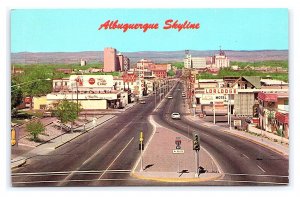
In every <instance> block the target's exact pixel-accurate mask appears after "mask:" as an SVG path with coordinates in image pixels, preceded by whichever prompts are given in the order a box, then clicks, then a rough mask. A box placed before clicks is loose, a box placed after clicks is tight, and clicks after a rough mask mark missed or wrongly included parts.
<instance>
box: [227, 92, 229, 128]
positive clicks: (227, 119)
mask: <svg viewBox="0 0 300 197" xmlns="http://www.w3.org/2000/svg"><path fill="white" fill-rule="evenodd" d="M227 96H228V101H227V122H228V125H229V94H227Z"/></svg>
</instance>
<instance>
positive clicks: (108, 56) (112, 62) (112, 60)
mask: <svg viewBox="0 0 300 197" xmlns="http://www.w3.org/2000/svg"><path fill="white" fill-rule="evenodd" d="M116 54H117V50H116V49H114V48H104V69H103V71H104V72H113V71H117V70H118V69H117V58H116Z"/></svg>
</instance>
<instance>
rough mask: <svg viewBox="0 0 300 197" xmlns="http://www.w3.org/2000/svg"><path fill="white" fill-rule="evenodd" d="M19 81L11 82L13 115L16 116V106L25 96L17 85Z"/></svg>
mask: <svg viewBox="0 0 300 197" xmlns="http://www.w3.org/2000/svg"><path fill="white" fill-rule="evenodd" d="M16 85H17V83H16V82H15V81H12V82H11V86H12V87H11V106H10V109H11V112H12V116H15V115H16V113H17V109H16V107H17V106H19V105H20V104H21V103H22V100H23V96H22V94H23V93H22V90H21V88H20V87H18V86H16Z"/></svg>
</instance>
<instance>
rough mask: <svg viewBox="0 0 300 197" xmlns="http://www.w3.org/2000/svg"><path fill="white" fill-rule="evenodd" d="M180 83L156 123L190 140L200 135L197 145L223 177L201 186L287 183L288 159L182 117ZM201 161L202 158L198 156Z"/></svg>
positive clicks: (157, 117)
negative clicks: (177, 116)
mask: <svg viewBox="0 0 300 197" xmlns="http://www.w3.org/2000/svg"><path fill="white" fill-rule="evenodd" d="M182 90H183V85H182V84H181V83H179V84H178V86H177V87H176V88H175V89H174V91H173V92H172V95H173V99H169V101H168V102H167V103H166V106H164V108H163V110H161V111H159V113H158V116H156V119H155V121H157V122H158V123H159V124H161V125H164V126H165V127H168V128H170V129H173V130H175V131H177V132H179V133H181V134H184V135H185V136H187V137H190V138H192V134H193V132H197V133H199V134H200V145H201V146H202V147H204V148H205V149H206V150H208V152H209V153H210V154H211V155H213V157H214V158H215V160H216V161H217V162H218V164H219V165H220V167H221V170H222V171H223V173H224V177H223V178H222V179H221V180H216V181H214V182H206V183H203V184H204V185H206V184H208V185H285V184H287V183H288V181H289V179H288V175H289V172H288V170H289V162H288V158H286V157H284V156H282V155H280V154H278V153H276V152H273V151H271V150H269V149H268V148H265V147H263V146H260V145H258V144H255V143H253V142H250V141H247V140H244V139H241V138H238V137H235V136H231V135H229V134H225V133H223V132H221V131H218V130H217V129H216V128H214V127H205V126H203V125H199V124H196V123H194V122H191V121H189V120H188V119H186V118H185V117H184V115H185V114H184V112H183V111H182V110H183V105H184V104H183V103H184V102H183V99H184V98H182V97H181V92H182ZM173 112H180V113H181V115H182V118H181V120H172V119H171V118H170V114H171V113H173ZM200 158H201V156H200Z"/></svg>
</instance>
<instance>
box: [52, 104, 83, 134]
mask: <svg viewBox="0 0 300 197" xmlns="http://www.w3.org/2000/svg"><path fill="white" fill-rule="evenodd" d="M80 111H81V108H80V104H79V105H78V106H77V104H76V103H74V102H71V101H68V100H67V99H64V100H62V101H61V102H60V103H59V104H58V106H57V108H56V111H55V112H54V114H55V115H56V116H57V118H58V119H59V120H60V122H61V129H62V124H66V123H68V122H71V124H72V128H73V122H74V121H75V120H76V119H77V118H78V115H79V112H80Z"/></svg>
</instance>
